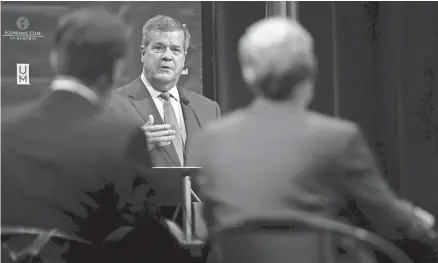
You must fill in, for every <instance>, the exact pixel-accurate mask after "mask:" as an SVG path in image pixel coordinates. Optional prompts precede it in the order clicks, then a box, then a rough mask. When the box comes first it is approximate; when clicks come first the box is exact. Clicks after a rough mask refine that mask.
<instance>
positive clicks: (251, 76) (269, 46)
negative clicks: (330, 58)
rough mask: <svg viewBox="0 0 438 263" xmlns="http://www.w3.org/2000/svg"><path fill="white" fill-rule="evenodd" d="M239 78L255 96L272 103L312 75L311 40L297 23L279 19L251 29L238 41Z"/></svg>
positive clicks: (269, 19)
mask: <svg viewBox="0 0 438 263" xmlns="http://www.w3.org/2000/svg"><path fill="white" fill-rule="evenodd" d="M238 45H239V59H240V63H241V67H242V75H243V78H244V80H245V81H246V83H247V84H248V85H249V86H250V88H251V89H253V90H252V91H253V92H255V93H261V95H263V96H265V97H268V98H270V99H275V100H284V99H287V98H289V97H290V95H291V94H292V92H293V91H294V88H295V87H296V86H297V85H298V84H300V83H302V82H304V81H306V80H310V79H313V78H314V77H315V75H316V70H317V65H316V64H317V61H316V57H315V56H314V53H313V38H312V36H311V35H310V33H309V32H308V31H307V30H306V29H305V28H304V27H302V26H301V25H300V24H299V23H298V22H296V21H295V20H292V19H288V18H283V17H273V18H267V19H263V20H261V21H258V22H256V23H255V24H253V25H251V26H250V27H249V28H248V29H247V30H246V32H245V33H244V35H243V36H242V37H241V39H240V40H239V44H238Z"/></svg>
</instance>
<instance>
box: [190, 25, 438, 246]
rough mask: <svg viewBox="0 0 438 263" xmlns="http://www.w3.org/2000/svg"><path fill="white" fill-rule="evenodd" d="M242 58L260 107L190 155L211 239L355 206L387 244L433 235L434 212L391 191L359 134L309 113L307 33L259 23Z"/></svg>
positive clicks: (209, 133)
mask: <svg viewBox="0 0 438 263" xmlns="http://www.w3.org/2000/svg"><path fill="white" fill-rule="evenodd" d="M239 56H240V62H241V67H242V75H243V77H244V80H245V81H246V83H247V84H248V86H249V88H250V89H251V90H252V91H253V92H254V93H255V95H256V96H257V97H256V99H255V100H254V101H253V102H252V104H251V105H249V106H248V107H247V108H245V109H242V110H238V111H236V112H234V113H232V114H230V115H229V116H227V117H224V118H223V119H221V120H219V121H214V122H211V123H209V124H208V125H207V126H206V127H204V129H203V131H202V132H200V133H199V134H198V135H197V136H195V137H194V140H193V141H194V143H195V144H194V145H193V147H192V148H191V151H190V152H189V160H190V161H191V162H192V163H193V164H195V165H197V166H201V167H203V170H204V172H203V174H202V176H200V177H199V180H198V181H199V184H200V189H201V190H200V194H201V199H204V205H205V207H204V211H205V219H206V221H207V225H208V230H209V235H210V237H211V238H214V237H215V236H217V235H218V234H220V233H222V232H223V231H226V230H227V229H230V228H232V227H235V226H239V225H241V224H245V223H248V222H250V221H252V220H263V219H278V220H280V219H287V218H288V217H293V216H294V215H296V214H297V213H301V214H309V215H314V216H322V217H328V218H332V219H336V218H337V214H338V211H339V210H340V208H341V207H342V206H343V205H344V203H345V202H346V201H347V200H354V201H355V202H356V204H357V206H358V207H359V208H360V209H361V210H362V212H363V213H364V214H365V215H366V217H367V219H368V220H370V222H371V224H372V226H373V227H374V229H375V231H377V233H379V234H380V235H382V236H385V237H387V238H390V239H397V238H400V237H401V236H403V235H406V236H409V237H412V238H415V239H419V240H423V241H427V240H430V238H432V237H433V235H432V232H431V225H432V224H431V223H430V222H428V221H427V220H425V217H423V216H422V215H424V214H427V212H425V211H423V210H421V209H419V208H415V207H414V206H413V205H411V204H409V203H408V202H406V201H404V200H401V199H400V198H398V197H397V196H396V195H395V194H394V193H393V191H391V190H390V188H389V186H388V184H387V183H386V182H385V180H384V178H383V176H382V175H381V173H380V172H379V170H378V168H377V165H376V162H375V160H374V159H373V156H372V153H371V150H370V148H369V146H368V145H367V143H366V140H365V137H364V135H363V132H362V131H361V129H360V128H359V126H358V125H357V124H355V123H352V122H350V121H346V120H341V119H338V118H333V117H329V116H326V115H323V114H320V113H317V112H314V111H311V110H309V109H308V105H309V103H310V101H311V99H312V96H313V89H314V81H315V73H316V58H315V55H314V52H313V40H312V37H311V35H310V34H309V33H308V32H307V31H306V30H305V29H304V28H303V27H302V26H301V25H299V24H298V23H297V22H296V21H293V20H289V19H286V18H270V19H266V20H263V21H260V22H257V23H255V24H254V25H252V26H251V27H250V28H249V29H248V30H247V31H246V33H245V34H244V36H242V38H241V39H240V40H239ZM291 249H292V247H291Z"/></svg>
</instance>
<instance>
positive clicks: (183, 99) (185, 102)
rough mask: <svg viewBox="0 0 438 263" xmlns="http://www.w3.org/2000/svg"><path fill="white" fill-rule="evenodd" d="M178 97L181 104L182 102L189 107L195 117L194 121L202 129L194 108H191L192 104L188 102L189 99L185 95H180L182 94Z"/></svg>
mask: <svg viewBox="0 0 438 263" xmlns="http://www.w3.org/2000/svg"><path fill="white" fill-rule="evenodd" d="M180 99H181V102H182V104H184V105H186V106H187V107H189V108H190V110H191V111H192V113H193V115H194V116H195V119H196V122H197V123H198V126H199V128H201V129H202V125H201V122H200V121H199V118H198V115H197V114H196V112H195V110H194V109H193V107H192V105H191V104H190V101H189V100H188V99H187V98H186V97H182V96H181V97H180Z"/></svg>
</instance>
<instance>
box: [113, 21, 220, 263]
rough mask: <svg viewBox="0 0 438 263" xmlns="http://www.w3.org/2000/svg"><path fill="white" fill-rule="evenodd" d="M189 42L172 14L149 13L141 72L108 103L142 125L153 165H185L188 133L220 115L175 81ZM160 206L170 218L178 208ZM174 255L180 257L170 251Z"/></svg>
mask: <svg viewBox="0 0 438 263" xmlns="http://www.w3.org/2000/svg"><path fill="white" fill-rule="evenodd" d="M189 45H190V33H189V31H188V29H187V28H186V26H185V25H182V24H181V23H180V22H178V21H177V20H176V19H174V18H171V17H168V16H163V15H158V16H155V17H153V18H151V19H149V20H148V21H147V22H146V23H145V25H144V26H143V38H142V43H141V47H140V52H141V61H142V62H143V69H142V72H141V75H140V76H139V77H138V78H137V79H135V80H134V81H133V82H131V83H129V84H128V85H126V86H124V87H121V88H119V89H118V90H116V91H115V94H114V96H113V97H112V102H111V103H110V107H109V108H110V109H111V110H114V111H116V112H119V113H121V114H123V115H124V116H126V118H132V119H134V120H135V121H136V122H137V123H138V126H139V127H142V129H143V130H144V132H145V134H146V135H147V138H148V148H149V150H150V155H151V159H152V164H153V165H154V166H164V167H175V166H176V167H179V166H190V165H191V164H190V163H189V162H187V159H186V152H187V149H189V148H190V145H191V144H192V143H193V140H192V136H193V134H194V133H196V132H197V131H199V130H201V129H202V127H203V126H204V125H205V124H206V123H207V122H208V121H210V120H213V119H216V118H218V117H219V116H220V110H219V106H218V104H217V103H216V102H214V101H212V100H210V99H208V98H205V97H203V96H201V95H199V94H197V93H195V92H192V91H190V90H189V89H188V87H180V86H178V79H179V77H180V75H181V72H182V70H183V68H184V63H185V59H186V55H187V51H188V48H189ZM162 211H163V214H164V216H165V217H166V218H173V217H174V215H175V212H177V211H181V210H177V209H176V207H174V206H170V207H162ZM180 216H181V214H180V213H179V217H178V219H179V221H181V217H180ZM175 260H181V258H179V257H178V256H177V255H175ZM200 261H203V259H202V258H201V259H200Z"/></svg>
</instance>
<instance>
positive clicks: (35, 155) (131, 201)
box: [1, 9, 176, 263]
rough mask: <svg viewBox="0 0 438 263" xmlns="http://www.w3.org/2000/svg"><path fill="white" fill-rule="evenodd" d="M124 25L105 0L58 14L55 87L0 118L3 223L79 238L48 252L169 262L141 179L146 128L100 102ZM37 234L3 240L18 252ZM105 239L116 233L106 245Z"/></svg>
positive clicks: (48, 255)
mask: <svg viewBox="0 0 438 263" xmlns="http://www.w3.org/2000/svg"><path fill="white" fill-rule="evenodd" d="M126 32H127V30H126V26H125V25H124V23H123V22H122V21H121V20H120V19H119V18H117V17H115V16H113V15H111V14H109V13H108V12H107V11H104V10H101V9H81V10H78V11H75V12H73V13H69V14H67V15H65V16H64V17H62V18H61V19H60V21H59V26H58V28H57V30H56V32H55V38H54V48H53V50H52V52H51V54H50V61H51V63H52V66H53V68H54V70H55V71H56V75H57V76H56V78H55V79H54V80H53V82H52V84H51V87H50V88H51V89H52V91H51V92H50V93H49V94H48V96H45V97H44V98H42V99H41V100H38V101H36V102H32V103H30V104H27V105H23V106H21V107H17V108H16V109H15V110H14V111H13V112H10V113H9V114H8V115H7V116H4V117H5V118H3V119H2V131H1V134H2V184H1V187H2V208H1V209H2V228H3V227H7V226H13V227H14V226H26V227H36V228H40V229H44V230H50V229H59V230H61V231H63V232H65V233H67V234H68V236H70V237H74V238H75V239H76V241H75V242H65V241H63V242H60V240H58V239H51V242H49V243H48V244H47V245H46V246H45V247H44V249H43V250H42V251H41V254H40V256H41V257H42V258H44V259H46V260H54V262H60V261H61V260H65V261H66V262H78V263H79V262H80V263H84V262H93V263H96V262H125V261H126V260H128V261H129V262H164V261H166V260H168V258H167V253H166V252H163V251H160V248H161V247H162V246H172V245H173V244H175V242H174V241H173V239H172V238H171V236H170V235H169V234H167V233H168V232H167V229H166V228H165V227H164V226H163V225H162V222H161V221H162V218H161V214H160V211H159V209H158V208H157V206H156V205H155V204H154V203H153V202H150V200H149V199H148V197H150V196H152V195H153V194H154V192H153V189H151V187H150V186H149V185H148V183H147V181H146V180H145V179H144V175H145V173H148V169H147V168H148V167H149V168H150V167H151V165H152V164H151V159H150V156H149V153H148V151H147V148H146V147H147V146H146V145H147V141H146V137H145V134H144V132H143V131H142V129H140V127H139V126H138V125H137V123H136V122H134V121H132V120H130V119H127V118H125V117H124V116H118V115H116V114H114V113H109V112H108V111H106V110H105V109H104V108H105V107H104V104H105V103H106V102H107V97H108V95H109V94H110V92H111V89H112V86H113V83H114V82H115V81H116V80H117V78H118V76H119V73H120V72H121V67H120V66H121V62H122V59H123V58H124V56H125V54H126V47H127V43H128V36H127V34H126ZM123 226H126V227H127V228H120V227H123ZM132 228H134V230H132V231H124V229H132ZM117 229H118V230H121V231H118V232H117V231H116V232H114V231H115V230H117ZM110 233H112V234H113V235H112V236H111V235H110ZM123 234H126V235H123ZM156 236H160V238H159V239H157V238H155V237H156ZM34 238H35V236H26V235H12V237H10V238H9V239H8V240H7V241H6V244H7V246H8V247H9V248H10V249H12V250H13V251H20V250H22V249H24V248H25V247H27V246H28V245H30V244H31V242H32V241H33V239H34ZM105 239H107V240H108V239H110V240H112V241H113V242H107V243H105V245H102V244H103V243H104V240H105ZM121 239H123V240H121ZM2 241H3V236H2ZM175 245H176V244H175ZM3 255H5V253H3Z"/></svg>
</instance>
